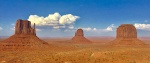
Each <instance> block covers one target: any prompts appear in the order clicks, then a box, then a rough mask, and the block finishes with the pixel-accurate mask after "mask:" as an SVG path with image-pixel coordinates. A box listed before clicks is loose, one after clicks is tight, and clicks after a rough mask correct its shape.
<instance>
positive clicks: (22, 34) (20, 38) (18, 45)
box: [0, 19, 48, 50]
mask: <svg viewBox="0 0 150 63" xmlns="http://www.w3.org/2000/svg"><path fill="white" fill-rule="evenodd" d="M47 45H48V43H46V42H44V41H42V40H40V39H39V38H38V37H37V36H36V30H35V24H34V28H32V27H31V22H30V21H27V20H21V19H19V20H17V22H16V26H15V34H14V35H12V36H10V37H9V38H7V39H6V40H4V41H2V42H1V44H0V50H20V49H23V50H25V49H38V48H43V47H46V46H47Z"/></svg>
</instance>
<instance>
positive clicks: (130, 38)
mask: <svg viewBox="0 0 150 63" xmlns="http://www.w3.org/2000/svg"><path fill="white" fill-rule="evenodd" d="M112 44H113V45H144V43H143V42H142V41H141V40H139V39H138V38H137V31H136V28H135V27H134V26H133V25H132V24H122V25H120V26H119V27H118V28H117V31H116V39H115V40H114V41H112Z"/></svg>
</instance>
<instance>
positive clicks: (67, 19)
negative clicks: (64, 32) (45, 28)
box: [59, 14, 79, 25]
mask: <svg viewBox="0 0 150 63" xmlns="http://www.w3.org/2000/svg"><path fill="white" fill-rule="evenodd" d="M78 18H79V16H74V15H72V14H66V15H63V16H62V17H60V20H59V24H62V25H65V24H73V23H74V22H75V21H76V19H78Z"/></svg>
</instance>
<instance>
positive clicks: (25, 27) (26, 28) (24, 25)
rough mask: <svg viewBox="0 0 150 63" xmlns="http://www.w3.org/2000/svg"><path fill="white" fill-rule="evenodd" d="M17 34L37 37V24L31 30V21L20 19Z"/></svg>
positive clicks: (17, 23)
mask: <svg viewBox="0 0 150 63" xmlns="http://www.w3.org/2000/svg"><path fill="white" fill-rule="evenodd" d="M15 34H31V35H36V33H35V24H34V28H31V22H30V21H27V20H21V19H19V20H17V22H16V26H15Z"/></svg>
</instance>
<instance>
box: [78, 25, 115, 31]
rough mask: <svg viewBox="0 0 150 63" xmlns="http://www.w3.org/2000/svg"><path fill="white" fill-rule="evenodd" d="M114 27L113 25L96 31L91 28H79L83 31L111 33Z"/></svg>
mask: <svg viewBox="0 0 150 63" xmlns="http://www.w3.org/2000/svg"><path fill="white" fill-rule="evenodd" d="M114 27H115V26H114V24H111V25H110V26H108V27H107V28H106V29H97V28H91V27H87V28H82V27H80V28H82V29H83V30H85V31H96V32H109V31H113V28H114Z"/></svg>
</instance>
